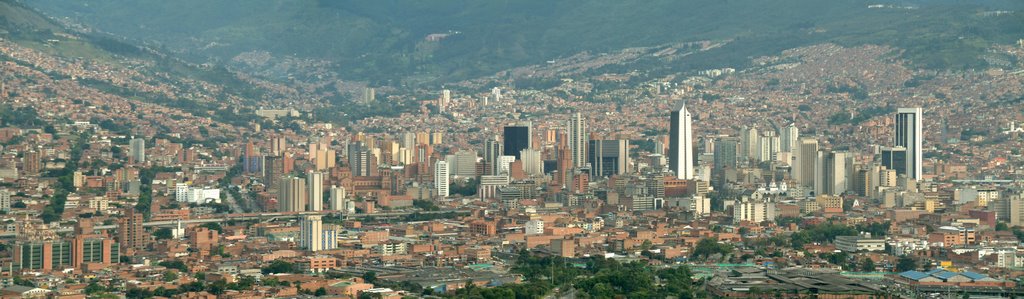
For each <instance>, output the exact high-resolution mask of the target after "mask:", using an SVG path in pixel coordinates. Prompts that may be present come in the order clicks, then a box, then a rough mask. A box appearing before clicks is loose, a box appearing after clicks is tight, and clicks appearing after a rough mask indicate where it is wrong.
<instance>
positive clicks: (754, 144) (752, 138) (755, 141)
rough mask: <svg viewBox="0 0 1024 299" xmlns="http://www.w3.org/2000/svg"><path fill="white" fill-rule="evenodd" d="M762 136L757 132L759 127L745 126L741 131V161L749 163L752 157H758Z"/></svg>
mask: <svg viewBox="0 0 1024 299" xmlns="http://www.w3.org/2000/svg"><path fill="white" fill-rule="evenodd" d="M760 136H761V135H760V134H758V132H757V127H752V128H743V130H742V131H740V152H739V161H740V162H742V163H743V164H747V162H749V160H750V159H754V158H757V155H758V149H760V148H761V145H760V144H759V143H760V142H761V138H760Z"/></svg>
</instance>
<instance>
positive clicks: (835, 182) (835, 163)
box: [815, 151, 853, 195]
mask: <svg viewBox="0 0 1024 299" xmlns="http://www.w3.org/2000/svg"><path fill="white" fill-rule="evenodd" d="M820 157H821V159H822V160H820V161H819V163H820V166H819V167H821V168H822V174H823V176H822V179H823V181H824V182H823V184H822V185H821V186H822V190H821V192H820V193H815V195H822V194H829V195H841V194H843V193H844V192H846V190H848V189H849V188H850V183H851V181H850V173H851V172H852V170H853V167H852V166H853V165H851V164H852V161H853V160H852V159H853V157H852V156H850V155H849V153H847V152H832V151H824V152H822V154H821V155H820Z"/></svg>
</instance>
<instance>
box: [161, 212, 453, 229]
mask: <svg viewBox="0 0 1024 299" xmlns="http://www.w3.org/2000/svg"><path fill="white" fill-rule="evenodd" d="M333 212H335V211H316V212H277V213H246V214H227V215H222V216H213V217H210V218H194V219H186V220H181V223H182V224H185V225H189V224H197V223H199V224H201V223H210V222H227V221H248V220H277V219H296V218H301V217H304V216H307V215H327V214H331V213H333ZM450 212H455V213H459V212H469V210H441V211H410V212H390V213H373V214H350V215H345V217H347V218H366V217H375V218H388V217H399V216H408V215H411V214H414V213H419V214H444V213H450ZM177 224H178V220H164V221H150V222H146V223H143V224H142V226H144V227H170V226H175V225H177Z"/></svg>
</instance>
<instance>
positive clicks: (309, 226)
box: [299, 215, 324, 251]
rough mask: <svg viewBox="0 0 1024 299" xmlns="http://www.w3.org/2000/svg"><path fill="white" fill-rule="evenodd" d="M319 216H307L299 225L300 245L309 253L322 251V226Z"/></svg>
mask: <svg viewBox="0 0 1024 299" xmlns="http://www.w3.org/2000/svg"><path fill="white" fill-rule="evenodd" d="M322 217H323V216H320V215H308V216H305V217H303V218H302V222H301V223H300V231H299V233H300V234H301V236H300V238H299V239H300V241H301V243H300V245H301V247H302V248H305V249H306V250H309V251H320V250H323V243H324V239H323V238H324V226H323V221H322Z"/></svg>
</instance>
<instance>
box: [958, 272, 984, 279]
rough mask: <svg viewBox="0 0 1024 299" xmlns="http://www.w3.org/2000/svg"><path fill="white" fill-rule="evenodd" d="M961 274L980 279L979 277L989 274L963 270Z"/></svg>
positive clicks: (982, 277)
mask: <svg viewBox="0 0 1024 299" xmlns="http://www.w3.org/2000/svg"><path fill="white" fill-rule="evenodd" d="M960 274H962V275H963V276H967V278H970V279H971V280H978V279H985V278H988V275H985V274H979V273H974V272H961V273H960Z"/></svg>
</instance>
